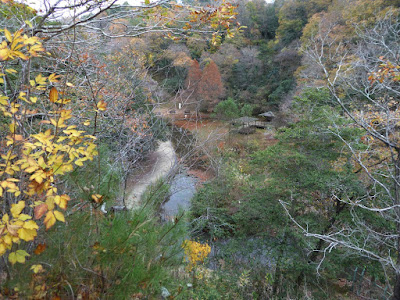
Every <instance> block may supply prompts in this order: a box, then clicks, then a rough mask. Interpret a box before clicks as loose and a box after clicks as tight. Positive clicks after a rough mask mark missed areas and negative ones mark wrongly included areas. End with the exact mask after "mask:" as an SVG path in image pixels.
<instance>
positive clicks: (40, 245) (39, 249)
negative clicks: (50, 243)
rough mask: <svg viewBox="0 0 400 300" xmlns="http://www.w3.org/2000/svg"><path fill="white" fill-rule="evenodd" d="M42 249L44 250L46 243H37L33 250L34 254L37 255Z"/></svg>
mask: <svg viewBox="0 0 400 300" xmlns="http://www.w3.org/2000/svg"><path fill="white" fill-rule="evenodd" d="M44 250H46V244H45V243H43V244H39V245H37V247H36V249H35V251H33V253H35V254H36V255H39V254H40V253H42V252H43V251H44Z"/></svg>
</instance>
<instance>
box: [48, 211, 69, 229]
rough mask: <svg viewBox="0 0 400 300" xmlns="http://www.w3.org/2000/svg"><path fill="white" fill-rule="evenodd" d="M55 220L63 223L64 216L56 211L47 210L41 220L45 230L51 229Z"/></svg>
mask: <svg viewBox="0 0 400 300" xmlns="http://www.w3.org/2000/svg"><path fill="white" fill-rule="evenodd" d="M56 220H58V221H60V222H65V218H64V214H63V213H62V212H60V211H58V210H49V211H48V212H47V214H46V217H45V218H44V220H43V223H44V224H45V226H46V230H48V229H49V228H51V227H52V226H53V225H54V224H55V223H56Z"/></svg>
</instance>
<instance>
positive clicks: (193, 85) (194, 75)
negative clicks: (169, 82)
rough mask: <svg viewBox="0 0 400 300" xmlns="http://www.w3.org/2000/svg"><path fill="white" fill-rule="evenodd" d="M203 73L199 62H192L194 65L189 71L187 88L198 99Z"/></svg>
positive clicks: (186, 82)
mask: <svg viewBox="0 0 400 300" xmlns="http://www.w3.org/2000/svg"><path fill="white" fill-rule="evenodd" d="M201 75H202V71H201V69H200V64H199V62H198V61H197V60H195V59H194V60H193V61H192V65H191V66H190V68H189V70H188V74H187V77H186V81H185V88H186V90H187V91H188V92H190V93H191V94H192V95H193V97H194V98H196V99H197V94H198V86H199V82H200V80H201Z"/></svg>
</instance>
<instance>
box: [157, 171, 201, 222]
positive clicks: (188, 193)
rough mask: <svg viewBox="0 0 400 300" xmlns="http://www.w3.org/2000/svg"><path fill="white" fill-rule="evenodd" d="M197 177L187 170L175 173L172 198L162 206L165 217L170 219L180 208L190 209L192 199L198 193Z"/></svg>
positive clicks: (171, 190) (172, 183) (171, 189)
mask: <svg viewBox="0 0 400 300" xmlns="http://www.w3.org/2000/svg"><path fill="white" fill-rule="evenodd" d="M196 183H197V179H196V178H194V177H192V176H189V175H187V173H186V171H185V170H183V172H181V173H179V174H177V175H175V177H174V178H173V179H172V181H171V188H170V198H169V200H168V201H167V202H165V203H164V204H163V206H162V215H163V218H164V219H170V218H172V217H174V216H176V215H177V214H178V213H179V210H180V209H183V210H189V208H190V200H191V199H192V198H193V196H194V194H195V193H196Z"/></svg>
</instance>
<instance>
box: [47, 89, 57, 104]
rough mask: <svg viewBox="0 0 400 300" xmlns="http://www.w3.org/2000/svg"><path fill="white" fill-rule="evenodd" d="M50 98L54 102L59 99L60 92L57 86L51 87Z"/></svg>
mask: <svg viewBox="0 0 400 300" xmlns="http://www.w3.org/2000/svg"><path fill="white" fill-rule="evenodd" d="M49 98H50V102H53V103H56V102H57V100H58V92H57V89H56V88H55V87H52V88H51V90H50V95H49Z"/></svg>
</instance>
